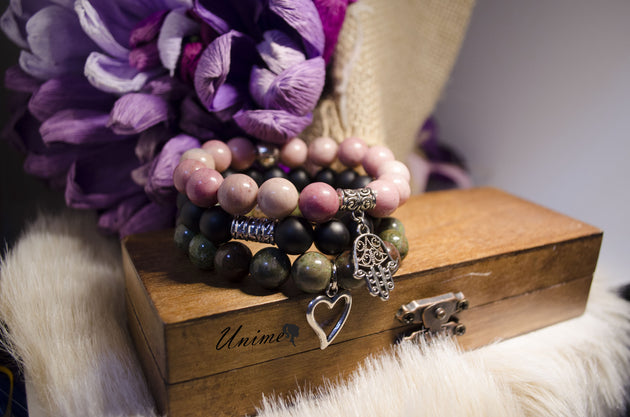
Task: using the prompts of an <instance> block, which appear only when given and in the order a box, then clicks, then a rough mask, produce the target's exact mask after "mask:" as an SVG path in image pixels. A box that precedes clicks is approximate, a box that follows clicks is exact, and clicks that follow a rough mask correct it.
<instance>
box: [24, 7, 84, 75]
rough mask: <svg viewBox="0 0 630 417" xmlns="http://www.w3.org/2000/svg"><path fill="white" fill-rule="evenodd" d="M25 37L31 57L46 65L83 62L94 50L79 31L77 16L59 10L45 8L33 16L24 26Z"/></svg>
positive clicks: (64, 10)
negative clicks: (37, 58) (80, 60)
mask: <svg viewBox="0 0 630 417" xmlns="http://www.w3.org/2000/svg"><path fill="white" fill-rule="evenodd" d="M26 33H27V41H28V45H29V48H28V49H29V50H30V51H31V53H32V54H33V55H36V56H37V57H39V58H40V59H41V60H42V61H45V62H49V63H55V64H58V65H59V64H61V63H63V62H65V61H70V62H72V61H76V60H77V59H83V58H84V57H86V56H87V55H88V54H89V53H90V51H93V50H94V49H96V45H95V44H94V42H92V41H91V40H90V39H89V38H88V37H87V36H85V34H84V33H83V31H82V30H81V26H80V25H79V22H78V20H77V16H76V15H75V14H74V13H72V11H70V10H68V9H64V8H63V7H60V6H48V7H46V8H44V9H42V10H40V11H39V12H37V13H35V14H34V15H33V17H31V18H30V19H29V20H28V22H27V23H26ZM51 34H54V36H51ZM69 45H72V47H69ZM24 70H26V69H25V68H24ZM33 75H34V74H33Z"/></svg>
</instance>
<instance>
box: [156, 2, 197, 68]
mask: <svg viewBox="0 0 630 417" xmlns="http://www.w3.org/2000/svg"><path fill="white" fill-rule="evenodd" d="M195 33H199V24H198V23H197V22H195V21H193V20H191V19H189V18H188V17H187V16H186V10H173V11H172V12H170V13H169V14H168V15H167V16H166V18H165V19H164V24H163V25H162V29H161V30H160V34H159V37H158V42H157V45H158V50H159V52H160V60H161V61H162V65H163V66H164V68H166V69H168V70H169V73H170V75H171V77H172V76H173V75H174V74H175V68H177V62H178V60H179V56H180V54H181V50H182V42H183V40H184V38H185V37H187V36H191V35H193V34H195Z"/></svg>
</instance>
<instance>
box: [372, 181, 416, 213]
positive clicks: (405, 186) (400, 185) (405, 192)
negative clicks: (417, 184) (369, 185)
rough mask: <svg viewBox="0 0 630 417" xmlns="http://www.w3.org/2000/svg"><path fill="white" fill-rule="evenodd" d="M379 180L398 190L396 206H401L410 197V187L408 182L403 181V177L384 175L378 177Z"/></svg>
mask: <svg viewBox="0 0 630 417" xmlns="http://www.w3.org/2000/svg"><path fill="white" fill-rule="evenodd" d="M378 179H379V180H383V181H388V182H390V183H392V184H394V186H395V187H396V189H397V190H398V197H399V200H400V201H398V205H399V206H402V205H403V204H405V203H406V202H407V200H409V196H410V195H411V186H410V185H409V180H405V179H404V178H403V177H401V176H398V175H392V174H384V175H381V176H380V177H378Z"/></svg>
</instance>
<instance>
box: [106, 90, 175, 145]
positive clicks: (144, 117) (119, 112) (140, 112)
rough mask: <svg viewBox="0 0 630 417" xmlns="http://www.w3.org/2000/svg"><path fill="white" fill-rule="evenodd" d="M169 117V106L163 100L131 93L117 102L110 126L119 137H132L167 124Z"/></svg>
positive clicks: (111, 115)
mask: <svg viewBox="0 0 630 417" xmlns="http://www.w3.org/2000/svg"><path fill="white" fill-rule="evenodd" d="M169 117H170V112H169V105H168V103H167V102H166V101H165V100H164V99H163V98H161V97H159V96H154V95H151V94H142V93H130V94H125V95H124V96H122V97H121V98H119V99H118V100H117V101H116V103H115V104H114V107H113V109H112V111H111V113H110V119H109V123H108V126H109V127H110V128H111V129H112V130H113V131H114V132H115V133H117V134H119V135H130V134H134V133H139V132H142V131H143V130H146V129H148V128H150V127H151V126H155V125H156V124H158V123H161V122H165V121H167V120H168V119H169Z"/></svg>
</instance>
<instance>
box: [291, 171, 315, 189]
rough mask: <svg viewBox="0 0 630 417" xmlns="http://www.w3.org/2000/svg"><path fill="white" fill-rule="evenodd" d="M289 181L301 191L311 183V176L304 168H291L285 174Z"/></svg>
mask: <svg viewBox="0 0 630 417" xmlns="http://www.w3.org/2000/svg"><path fill="white" fill-rule="evenodd" d="M287 178H288V180H289V181H291V182H292V183H293V185H295V188H297V190H298V191H302V190H303V189H304V187H306V186H307V185H309V184H310V183H311V176H310V175H308V172H306V170H305V169H304V168H295V169H292V170H291V171H290V172H289V174H288V175H287Z"/></svg>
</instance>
